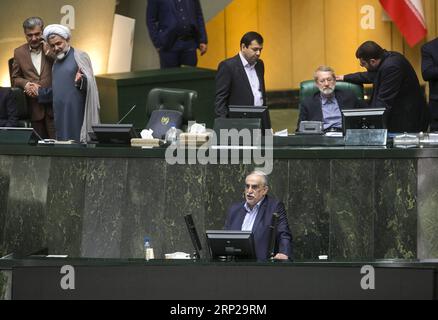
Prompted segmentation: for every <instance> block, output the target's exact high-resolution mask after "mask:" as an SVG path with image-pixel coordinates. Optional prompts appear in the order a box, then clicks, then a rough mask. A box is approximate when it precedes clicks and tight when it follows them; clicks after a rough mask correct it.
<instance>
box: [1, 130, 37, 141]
mask: <svg viewBox="0 0 438 320" xmlns="http://www.w3.org/2000/svg"><path fill="white" fill-rule="evenodd" d="M40 140H43V139H42V138H41V136H40V135H39V134H38V133H37V132H36V131H35V130H34V129H33V128H11V127H0V144H31V145H35V144H37V143H38V141H40Z"/></svg>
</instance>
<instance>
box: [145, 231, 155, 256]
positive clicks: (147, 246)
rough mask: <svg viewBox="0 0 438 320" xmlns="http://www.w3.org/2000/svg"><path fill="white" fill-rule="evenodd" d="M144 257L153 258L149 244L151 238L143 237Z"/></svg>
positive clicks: (152, 250) (152, 251)
mask: <svg viewBox="0 0 438 320" xmlns="http://www.w3.org/2000/svg"><path fill="white" fill-rule="evenodd" d="M144 258H145V259H146V261H149V260H152V259H154V249H153V248H152V246H151V239H150V238H149V237H144Z"/></svg>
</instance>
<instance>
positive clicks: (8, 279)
mask: <svg viewBox="0 0 438 320" xmlns="http://www.w3.org/2000/svg"><path fill="white" fill-rule="evenodd" d="M11 295H12V272H11V271H0V300H11Z"/></svg>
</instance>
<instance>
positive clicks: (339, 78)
mask: <svg viewBox="0 0 438 320" xmlns="http://www.w3.org/2000/svg"><path fill="white" fill-rule="evenodd" d="M336 81H344V76H343V75H342V76H336Z"/></svg>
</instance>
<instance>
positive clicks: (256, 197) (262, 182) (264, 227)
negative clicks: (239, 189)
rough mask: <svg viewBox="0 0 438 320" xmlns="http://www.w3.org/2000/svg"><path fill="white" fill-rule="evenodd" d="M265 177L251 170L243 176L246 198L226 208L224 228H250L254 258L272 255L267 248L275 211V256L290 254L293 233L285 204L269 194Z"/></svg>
mask: <svg viewBox="0 0 438 320" xmlns="http://www.w3.org/2000/svg"><path fill="white" fill-rule="evenodd" d="M268 191H269V186H268V177H267V176H266V175H265V174H264V173H263V172H261V171H254V172H252V173H251V174H249V175H248V176H247V177H246V180H245V192H244V194H245V199H246V201H245V202H240V203H236V204H233V205H232V206H231V208H230V209H229V211H228V216H227V220H226V223H225V230H234V231H237V230H239V231H252V233H253V236H254V243H255V252H256V256H257V260H259V261H266V260H268V259H269V258H271V257H270V256H269V255H270V252H269V249H270V248H269V244H270V232H269V231H270V230H271V226H272V222H273V216H274V213H277V214H278V223H277V228H276V234H275V248H274V252H275V256H274V257H273V258H274V259H275V260H288V259H291V258H292V244H291V242H292V234H291V232H290V229H289V223H288V221H287V216H286V209H285V208H284V204H283V203H282V202H280V201H278V200H276V199H274V198H272V197H270V196H268Z"/></svg>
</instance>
